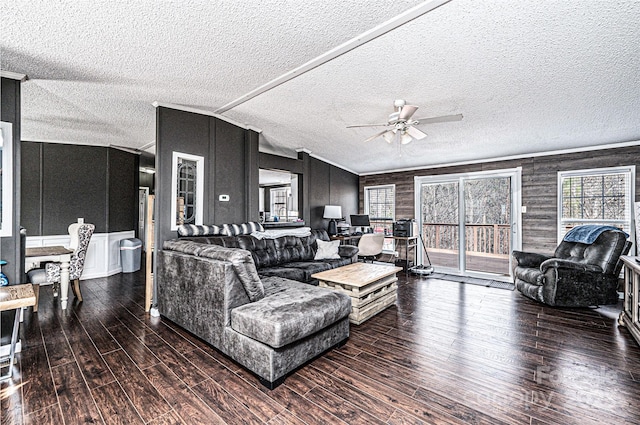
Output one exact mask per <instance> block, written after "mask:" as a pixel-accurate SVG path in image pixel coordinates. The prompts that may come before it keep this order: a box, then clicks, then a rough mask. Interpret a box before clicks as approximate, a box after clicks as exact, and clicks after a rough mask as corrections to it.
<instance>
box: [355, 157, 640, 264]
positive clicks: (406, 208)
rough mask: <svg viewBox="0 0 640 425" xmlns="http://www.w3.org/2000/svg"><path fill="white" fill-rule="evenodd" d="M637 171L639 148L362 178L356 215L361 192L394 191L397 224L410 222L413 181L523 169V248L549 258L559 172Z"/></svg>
mask: <svg viewBox="0 0 640 425" xmlns="http://www.w3.org/2000/svg"><path fill="white" fill-rule="evenodd" d="M625 165H636V166H640V146H631V147H623V148H615V149H603V150H592V151H585V152H578V153H567V154H561V155H545V156H536V157H530V158H522V159H516V160H509V161H495V162H486V163H478V164H470V165H461V166H454V167H443V168H430V169H424V170H412V171H404V172H397V173H383V174H376V175H367V176H360V197H359V198H360V205H359V209H360V211H363V210H364V195H363V193H364V187H365V186H375V185H382V184H395V185H396V218H414V214H415V205H414V202H415V201H414V177H416V176H430V175H441V174H457V173H470V172H477V171H488V170H497V169H506V168H515V167H522V205H525V206H526V207H527V213H526V214H523V215H522V248H523V249H524V250H527V251H539V252H549V251H552V250H553V249H554V248H555V247H556V245H557V241H556V238H557V203H558V193H557V192H558V191H557V185H558V180H557V178H558V171H566V170H581V169H591V168H605V167H616V166H625ZM639 188H640V170H637V172H636V191H635V192H636V201H638V200H640V194H639V193H638V192H639V191H638V189H639Z"/></svg>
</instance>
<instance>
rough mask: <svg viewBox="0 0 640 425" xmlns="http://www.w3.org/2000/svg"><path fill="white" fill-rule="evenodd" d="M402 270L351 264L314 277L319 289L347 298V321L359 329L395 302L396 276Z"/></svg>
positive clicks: (384, 266) (376, 265)
mask: <svg viewBox="0 0 640 425" xmlns="http://www.w3.org/2000/svg"><path fill="white" fill-rule="evenodd" d="M400 270H402V267H396V266H386V265H380V264H370V263H352V264H349V265H346V266H342V267H338V268H336V269H332V270H326V271H324V272H320V273H315V274H313V275H311V277H313V278H315V279H318V281H319V282H320V286H321V287H323V288H330V289H333V290H336V291H340V292H342V293H345V294H347V295H349V296H350V297H351V314H349V321H350V322H351V323H353V324H356V325H359V324H361V323H363V322H364V321H365V320H367V319H369V318H371V317H373V316H375V315H376V314H378V313H380V312H381V311H382V310H384V309H385V308H387V307H389V306H391V305H394V304H395V303H396V299H397V298H398V284H397V283H396V282H397V281H398V278H397V277H396V273H398V272H399V271H400Z"/></svg>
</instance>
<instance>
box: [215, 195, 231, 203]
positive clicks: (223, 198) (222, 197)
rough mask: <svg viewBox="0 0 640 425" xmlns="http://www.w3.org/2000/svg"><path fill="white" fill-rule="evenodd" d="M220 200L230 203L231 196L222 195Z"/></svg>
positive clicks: (219, 197)
mask: <svg viewBox="0 0 640 425" xmlns="http://www.w3.org/2000/svg"><path fill="white" fill-rule="evenodd" d="M218 200H219V201H222V202H229V195H220V196H218Z"/></svg>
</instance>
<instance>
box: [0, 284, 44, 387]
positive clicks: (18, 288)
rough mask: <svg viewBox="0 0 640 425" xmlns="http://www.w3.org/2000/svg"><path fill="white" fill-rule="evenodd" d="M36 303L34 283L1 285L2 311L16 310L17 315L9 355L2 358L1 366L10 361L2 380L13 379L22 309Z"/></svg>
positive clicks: (0, 301)
mask: <svg viewBox="0 0 640 425" xmlns="http://www.w3.org/2000/svg"><path fill="white" fill-rule="evenodd" d="M35 304H36V295H35V293H34V292H33V285H31V284H30V283H25V284H22V285H10V286H3V287H0V311H5V310H14V309H15V311H16V316H15V318H14V319H13V331H12V333H11V348H10V349H9V356H7V357H4V358H1V359H0V364H1V367H2V368H4V367H7V366H5V363H7V362H8V368H9V371H8V372H7V373H6V374H5V375H2V376H0V382H1V381H5V380H7V379H11V376H13V361H14V359H15V355H16V343H17V342H18V327H19V326H20V309H21V308H23V307H30V306H33V305H35Z"/></svg>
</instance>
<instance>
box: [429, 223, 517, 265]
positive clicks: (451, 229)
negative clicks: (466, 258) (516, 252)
mask: <svg viewBox="0 0 640 425" xmlns="http://www.w3.org/2000/svg"><path fill="white" fill-rule="evenodd" d="M422 237H423V238H424V243H425V245H426V246H427V247H428V248H431V249H442V250H452V251H457V250H458V249H459V244H458V225H457V224H449V223H425V224H423V225H422ZM465 240H466V241H465V249H466V251H467V252H477V253H483V254H494V255H499V256H505V257H508V256H509V254H510V253H511V251H510V240H511V225H509V224H467V225H465Z"/></svg>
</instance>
